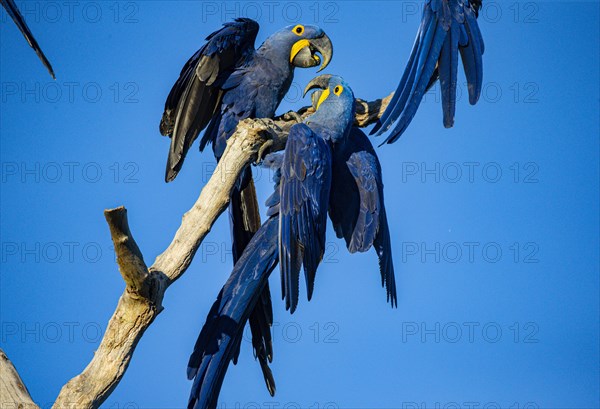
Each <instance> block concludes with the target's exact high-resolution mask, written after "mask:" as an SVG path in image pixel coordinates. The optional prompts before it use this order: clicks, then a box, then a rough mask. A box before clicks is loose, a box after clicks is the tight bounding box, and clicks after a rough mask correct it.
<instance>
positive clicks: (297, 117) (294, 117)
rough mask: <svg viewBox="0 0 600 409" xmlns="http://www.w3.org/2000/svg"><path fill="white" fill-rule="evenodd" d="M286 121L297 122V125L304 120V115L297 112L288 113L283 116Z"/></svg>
mask: <svg viewBox="0 0 600 409" xmlns="http://www.w3.org/2000/svg"><path fill="white" fill-rule="evenodd" d="M282 118H283V120H284V121H295V122H296V123H300V122H302V121H303V120H304V118H302V115H301V114H299V113H298V112H296V111H288V112H286V113H285V114H283V115H282Z"/></svg>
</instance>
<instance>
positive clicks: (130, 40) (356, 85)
mask: <svg viewBox="0 0 600 409" xmlns="http://www.w3.org/2000/svg"><path fill="white" fill-rule="evenodd" d="M18 3H19V5H20V6H21V7H22V8H23V9H24V12H25V13H24V14H25V17H26V19H27V21H28V22H29V24H30V26H31V29H32V30H33V32H34V33H35V35H36V36H37V38H38V40H39V42H40V44H41V45H42V47H43V49H44V51H45V52H46V54H47V55H48V57H49V59H50V60H51V62H52V63H53V65H54V68H55V71H56V75H57V81H56V82H53V81H51V80H50V78H49V76H48V75H47V73H46V72H45V70H44V68H43V67H42V65H41V64H40V63H39V61H38V60H37V57H36V56H35V54H34V53H33V52H32V50H30V49H29V47H28V46H27V44H26V43H25V42H24V40H23V39H22V38H21V35H20V33H19V32H18V31H17V29H16V28H15V26H14V25H13V24H12V23H11V22H10V20H7V16H6V13H5V12H4V11H2V12H1V13H0V16H1V21H2V23H1V28H0V30H1V31H0V33H1V37H2V40H1V44H2V46H1V50H0V51H1V54H0V57H1V62H0V70H1V86H2V96H1V98H2V108H1V125H0V127H1V134H2V138H1V141H2V142H1V143H2V146H1V147H2V152H1V162H2V174H1V177H2V180H1V183H2V184H1V189H2V198H1V199H2V206H1V216H2V226H1V233H2V273H1V297H2V298H1V303H0V306H1V320H2V327H1V336H0V345H1V347H2V348H3V349H4V350H5V351H6V352H7V354H8V355H9V357H10V358H11V359H12V360H13V362H14V363H15V365H16V366H17V368H18V370H19V372H20V374H21V375H22V377H23V379H24V381H25V383H26V384H27V386H28V387H29V390H30V392H31V394H32V395H33V397H34V399H35V400H36V402H38V403H39V404H40V405H42V406H43V407H48V406H49V404H50V403H51V402H52V401H53V400H54V399H55V397H56V396H57V394H58V392H59V389H60V388H61V386H62V385H63V384H64V383H65V382H66V381H67V380H69V379H70V378H71V377H72V376H74V375H76V374H78V373H79V372H80V371H81V370H82V369H83V368H84V367H85V365H86V364H87V363H88V362H89V360H90V359H91V358H92V356H93V353H94V350H95V349H96V347H97V345H98V343H99V333H100V335H101V332H102V331H103V330H104V328H105V325H106V323H107V321H108V319H109V318H110V316H111V314H112V312H113V311H114V308H115V306H116V303H117V300H118V298H119V296H120V294H121V292H122V290H123V287H124V284H123V281H122V279H121V277H120V275H119V273H118V271H117V267H116V265H115V263H114V260H113V254H112V251H111V247H112V246H111V242H110V236H109V234H108V229H107V226H106V224H105V221H104V217H103V215H102V211H103V209H105V208H110V207H116V206H119V205H125V206H126V207H127V208H128V209H129V219H130V225H131V228H132V231H133V232H134V236H135V238H136V240H137V242H138V244H139V246H140V248H141V249H142V251H143V253H144V255H145V259H146V261H147V262H148V263H149V264H150V263H152V261H153V260H154V258H155V257H156V256H157V255H158V254H159V253H160V252H162V251H163V250H164V249H165V248H166V246H167V245H168V244H169V242H170V240H171V238H172V237H173V234H174V232H175V230H176V229H177V227H178V226H179V223H180V220H181V216H182V214H183V213H184V212H185V211H186V210H187V209H188V208H189V207H190V206H191V205H192V204H193V202H194V201H195V199H196V197H197V195H198V193H199V192H200V189H201V188H202V186H203V184H204V183H205V181H206V179H207V177H208V176H209V175H210V170H211V169H212V167H213V165H214V161H213V159H212V155H211V154H204V155H200V154H199V153H198V152H197V151H196V149H195V148H194V149H192V151H191V152H190V154H189V158H188V160H187V161H186V164H185V166H184V169H183V171H182V173H181V174H180V176H179V177H178V178H177V180H176V181H175V182H174V183H171V184H168V185H167V184H165V183H164V182H163V173H164V166H165V161H166V156H167V150H168V147H169V142H168V139H166V138H163V137H161V136H160V135H159V133H158V123H159V120H160V116H161V114H162V108H163V104H164V100H165V98H166V96H167V93H168V91H169V89H170V87H171V85H172V84H173V82H174V81H175V79H176V78H177V76H178V74H179V70H180V68H181V66H182V65H183V63H184V62H185V61H186V60H187V58H188V57H189V56H190V55H191V54H192V53H193V52H194V51H195V50H196V49H197V48H199V46H200V45H201V44H202V43H203V38H204V37H205V36H206V35H207V34H209V33H210V32H212V31H213V30H215V29H217V28H218V27H219V26H220V25H221V23H222V22H223V21H225V20H230V19H231V18H233V17H236V16H240V15H247V16H249V17H254V18H257V17H258V20H259V22H260V24H261V31H260V34H259V39H258V42H259V43H260V42H262V40H264V38H266V36H268V35H269V34H271V33H272V32H274V31H275V30H277V29H279V28H280V27H282V26H285V25H288V24H296V23H297V22H301V23H304V24H319V25H321V26H322V27H323V28H324V29H325V30H326V32H327V33H328V34H329V36H330V37H331V38H332V40H333V43H334V46H335V56H334V59H333V61H332V63H331V65H330V67H329V68H328V69H327V70H326V72H329V73H335V74H340V75H342V76H344V77H345V79H346V80H347V81H348V82H349V83H350V84H351V85H352V87H353V89H354V91H355V93H356V95H357V96H359V97H361V98H366V99H374V98H377V97H382V96H385V95H387V94H388V93H389V92H390V91H392V90H393V89H394V88H395V86H396V84H397V81H398V80H399V77H400V75H401V72H402V70H403V68H404V64H405V62H406V59H407V57H408V54H409V51H410V48H411V46H412V43H413V39H414V35H415V33H416V30H417V27H418V24H419V18H420V15H419V13H415V12H414V9H415V7H418V5H419V4H420V3H421V2H420V1H418V2H400V1H385V2H372V1H362V2H360V1H355V2H346V1H342V2H334V1H332V2H327V1H324V2H320V3H316V2H292V3H286V2H261V1H259V2H250V3H247V2H230V3H222V2H220V1H217V2H204V3H201V2H195V1H184V2H166V1H133V2H122V3H115V2H103V1H101V2H85V1H82V2H68V1H67V2H42V1H25V2H18ZM480 27H481V30H482V32H483V35H484V38H485V40H486V46H487V47H486V54H485V56H484V57H485V60H484V63H485V79H484V82H485V86H484V91H483V96H482V99H481V101H480V103H479V104H478V105H477V106H475V107H472V106H469V105H468V101H467V100H466V98H465V96H464V95H463V96H462V98H460V102H459V104H458V107H457V114H456V125H455V127H454V128H453V129H449V130H446V129H444V128H443V126H442V115H441V106H440V103H439V96H438V95H436V93H435V92H432V93H431V94H430V95H428V97H427V99H426V101H425V102H424V103H423V105H422V106H421V108H420V110H419V112H418V114H417V116H416V118H415V120H414V121H413V123H412V125H411V127H410V129H409V130H408V131H407V132H406V133H405V135H404V136H403V138H402V139H401V140H400V141H398V142H397V143H396V144H394V145H388V146H385V147H382V148H380V149H378V153H379V155H380V159H381V161H382V163H383V166H384V181H385V184H386V202H387V203H386V204H387V208H388V213H389V219H390V224H391V229H392V234H393V236H392V238H393V248H394V257H395V264H396V274H397V284H398V289H399V301H398V309H397V310H391V309H390V308H389V306H388V305H387V304H386V303H385V292H384V290H382V289H381V288H380V283H379V273H378V271H377V262H376V257H375V255H374V254H373V252H370V253H367V254H362V255H352V256H351V255H349V254H348V253H347V251H346V249H345V247H344V246H343V243H342V242H341V241H339V240H336V239H335V238H334V235H333V232H332V230H331V229H329V230H328V233H329V234H328V241H329V244H328V250H327V254H326V257H325V262H324V263H323V264H322V266H321V268H320V269H319V273H318V276H317V282H316V290H315V295H314V298H313V301H311V302H310V303H307V302H306V300H305V298H303V299H302V300H301V303H300V305H299V309H298V311H297V313H296V314H294V315H293V316H290V315H289V314H288V313H287V312H286V311H285V309H284V306H283V304H282V302H281V301H280V293H279V286H278V280H279V277H278V274H274V275H273V277H271V284H272V288H273V290H274V291H273V299H274V311H275V321H276V327H275V329H274V348H275V356H274V362H273V371H274V373H275V376H276V381H277V395H276V397H275V398H270V397H269V395H268V394H267V391H266V388H265V387H264V385H263V380H262V377H261V375H260V370H259V366H258V364H257V363H256V362H255V361H254V359H253V358H252V353H251V345H250V343H249V341H248V338H246V341H245V342H244V344H243V347H242V353H241V359H240V362H239V364H238V365H237V366H236V367H234V366H231V367H230V370H229V373H228V375H227V377H226V379H225V384H224V387H223V391H222V394H221V402H222V407H223V408H238V407H239V408H269V407H273V408H275V407H279V408H283V407H287V408H295V407H311V408H330V409H333V408H346V407H352V408H359V407H361V408H367V407H368V408H376V407H377V408H380V407H384V408H392V407H405V408H407V409H412V408H416V407H417V406H415V405H418V406H419V407H421V405H425V407H427V408H429V407H440V408H444V407H446V408H450V407H457V406H452V404H453V403H456V404H458V405H460V406H458V407H480V408H482V407H485V406H486V405H488V406H487V407H488V408H494V407H500V406H501V407H511V408H537V407H540V408H541V407H544V408H548V407H551V408H567V407H568V408H575V407H577V408H597V407H599V405H600V402H599V386H598V385H599V368H600V365H599V328H598V325H599V324H598V316H599V300H598V293H599V257H598V249H599V248H600V244H599V236H598V234H599V215H598V214H599V212H598V208H599V203H598V199H599V192H598V189H599V180H598V178H599V167H598V166H599V140H598V135H599V115H598V114H599V78H598V76H599V74H598V72H599V60H598V59H599V55H598V50H599V41H598V35H599V5H598V3H597V2H591V1H589V2H539V1H534V2H506V3H504V2H502V3H488V6H487V7H486V8H485V9H484V12H483V15H482V17H481V18H480ZM314 75H315V70H314V69H312V70H302V71H298V70H297V75H296V78H295V83H294V86H293V88H292V90H291V93H290V95H289V96H288V98H287V99H286V101H285V102H284V103H283V104H282V106H281V108H280V111H281V112H284V111H286V110H289V109H291V108H297V107H300V106H302V105H305V104H307V101H306V100H304V101H303V100H301V99H300V98H299V97H298V91H299V89H300V88H303V87H304V84H306V82H307V81H308V80H309V79H310V78H312V77H313V76H314ZM460 82H461V84H464V75H463V74H462V72H461V73H460ZM461 91H463V93H464V92H465V91H466V90H465V87H464V86H461ZM256 178H257V180H258V189H259V194H260V197H261V201H264V199H266V197H267V194H268V193H269V192H270V191H271V189H272V183H271V182H270V181H269V180H268V175H267V174H265V173H257V176H256ZM228 249H229V233H228V223H227V220H226V217H222V218H221V219H220V220H219V221H218V223H217V224H216V226H215V228H214V229H213V231H212V232H211V234H210V235H209V236H208V237H207V239H206V241H205V243H204V245H203V247H202V248H201V249H200V251H199V252H198V255H197V256H196V259H195V260H194V262H193V264H192V266H191V267H190V269H189V270H188V272H187V273H186V274H185V276H184V277H183V278H182V279H181V280H180V281H179V282H177V283H176V284H175V285H174V286H172V287H171V288H170V290H169V291H168V293H167V296H166V298H165V300H164V306H165V310H164V312H163V313H162V314H161V315H160V316H159V317H158V319H157V320H156V322H155V323H154V324H153V325H152V327H151V328H150V329H149V331H148V332H147V333H146V335H145V336H144V338H143V339H142V341H141V342H140V344H139V346H138V348H137V350H136V352H135V354H134V357H133V360H132V362H131V365H130V367H129V370H128V371H127V373H126V375H125V377H124V379H123V381H122V382H121V384H120V385H119V386H118V387H117V389H116V390H115V392H114V393H113V394H112V396H111V397H110V398H109V399H108V401H107V402H106V404H105V405H104V407H106V408H115V409H116V408H119V409H121V408H130V409H134V408H182V407H184V406H185V404H186V402H187V398H188V393H189V389H190V382H188V381H187V380H186V377H185V368H186V364H187V359H188V356H189V353H190V351H191V348H192V346H193V344H194V342H195V340H196V336H197V334H198V331H199V330H200V328H201V326H202V324H203V323H204V320H205V317H206V313H207V311H208V309H209V307H210V305H211V304H212V302H213V301H214V299H215V297H216V295H217V293H218V291H219V289H220V287H221V286H222V284H223V283H224V282H225V280H226V278H227V277H228V275H229V273H230V271H231V255H230V254H229V253H228V251H227V250H228ZM436 405H438V406H436ZM476 405H478V406H476Z"/></svg>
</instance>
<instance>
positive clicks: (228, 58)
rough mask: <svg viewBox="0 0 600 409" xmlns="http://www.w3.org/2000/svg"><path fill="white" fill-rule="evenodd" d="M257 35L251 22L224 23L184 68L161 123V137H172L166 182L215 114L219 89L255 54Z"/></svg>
mask: <svg viewBox="0 0 600 409" xmlns="http://www.w3.org/2000/svg"><path fill="white" fill-rule="evenodd" d="M257 34H258V23H256V22H255V21H253V20H251V19H236V20H235V21H233V22H229V23H225V24H224V25H223V28H221V29H220V30H218V31H215V32H214V33H212V34H211V35H209V36H208V37H207V38H206V40H207V42H206V44H204V45H203V46H202V48H200V49H199V50H198V51H197V52H196V53H195V54H194V55H193V56H192V57H191V58H190V59H189V60H188V61H187V63H186V64H185V65H184V67H183V69H182V70H181V73H180V76H179V78H178V80H177V81H176V82H175V84H174V85H173V88H172V89H171V92H170V93H169V96H168V97H167V101H166V103H165V110H164V113H163V117H162V119H161V122H160V132H161V134H163V135H165V136H170V137H171V147H170V149H169V156H168V159H167V169H166V173H165V180H166V181H167V182H169V181H172V180H173V179H175V177H176V176H177V174H178V173H179V171H180V169H181V166H182V165H183V161H184V159H185V156H186V154H187V152H188V150H189V149H190V147H191V145H192V144H193V143H194V141H195V140H196V138H197V137H198V135H199V133H200V132H201V131H202V130H203V129H204V128H206V126H207V125H208V124H209V123H210V122H211V120H212V119H213V117H214V116H215V114H217V113H218V108H219V106H220V102H221V99H222V95H223V91H222V89H221V87H222V86H223V84H224V83H225V82H226V81H227V79H228V78H229V76H230V75H231V74H232V73H233V72H234V70H235V69H237V68H239V67H241V66H243V65H244V64H245V62H246V61H247V60H248V58H250V57H251V55H252V54H253V53H254V42H255V40H256V35H257Z"/></svg>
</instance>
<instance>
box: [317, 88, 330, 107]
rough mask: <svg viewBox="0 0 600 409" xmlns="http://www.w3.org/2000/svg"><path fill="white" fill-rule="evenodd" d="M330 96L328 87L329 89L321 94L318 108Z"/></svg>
mask: <svg viewBox="0 0 600 409" xmlns="http://www.w3.org/2000/svg"><path fill="white" fill-rule="evenodd" d="M328 96H329V88H327V89H325V91H323V93H322V94H321V98H319V101H317V110H318V109H319V107H320V106H321V104H322V103H323V101H325V100H326V99H327V97H328Z"/></svg>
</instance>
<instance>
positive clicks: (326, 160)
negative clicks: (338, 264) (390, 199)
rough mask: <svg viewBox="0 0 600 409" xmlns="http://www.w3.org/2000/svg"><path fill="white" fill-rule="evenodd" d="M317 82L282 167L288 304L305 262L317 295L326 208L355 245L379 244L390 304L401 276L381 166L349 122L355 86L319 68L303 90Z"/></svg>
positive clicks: (282, 255)
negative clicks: (309, 110)
mask: <svg viewBox="0 0 600 409" xmlns="http://www.w3.org/2000/svg"><path fill="white" fill-rule="evenodd" d="M315 88H316V89H320V90H319V91H317V92H316V93H315V97H314V98H313V101H315V100H316V102H315V109H316V111H315V113H314V114H312V115H311V116H310V117H308V118H307V119H306V121H305V124H300V125H296V126H294V127H293V128H296V129H297V130H296V132H295V133H294V135H292V132H290V136H289V137H288V141H287V144H286V148H285V151H284V154H283V165H282V168H281V169H282V174H281V205H280V216H279V222H280V228H279V261H280V264H281V286H282V294H283V298H284V299H285V301H286V309H289V310H290V312H291V313H294V311H295V310H296V307H297V304H298V284H299V283H298V281H299V275H300V269H301V267H302V265H303V266H304V275H305V279H306V288H307V295H308V299H309V300H310V299H311V298H312V294H313V288H314V280H315V273H316V269H317V267H318V264H319V262H320V261H321V259H322V257H323V254H324V252H325V230H326V221H327V217H326V211H327V210H328V211H329V215H330V217H331V220H332V222H333V225H334V228H335V230H336V234H337V235H338V237H344V238H345V240H346V243H347V246H348V249H349V250H350V252H352V253H353V252H356V251H361V252H364V251H367V250H368V249H369V248H370V247H371V246H372V245H375V248H376V251H377V254H378V256H379V261H380V271H381V276H382V284H385V286H386V289H387V294H388V300H389V301H390V302H391V304H392V306H393V305H395V304H396V284H395V279H394V267H393V263H392V258H391V245H390V239H389V230H388V226H387V219H386V214H385V208H384V206H383V183H382V180H381V167H380V166H379V162H378V161H377V158H376V155H375V151H374V150H373V147H372V146H371V144H370V142H369V140H368V138H367V136H366V135H365V134H364V133H363V132H362V131H361V130H360V129H358V128H354V127H353V126H352V124H353V123H354V94H353V93H352V89H350V87H349V86H348V84H347V83H346V82H345V81H344V80H343V79H342V78H341V77H338V76H331V75H321V76H319V77H317V78H315V79H313V80H312V81H311V82H310V83H309V84H308V85H307V87H306V89H305V94H306V92H308V91H309V90H312V89H315ZM315 135H316V136H318V138H316V137H315ZM292 136H293V137H292ZM322 141H325V142H326V143H323V142H322ZM325 147H327V148H328V149H326V148H325ZM355 153H356V155H354V154H355ZM359 153H360V154H359ZM311 169H314V174H313V173H311V171H310V170H311Z"/></svg>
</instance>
